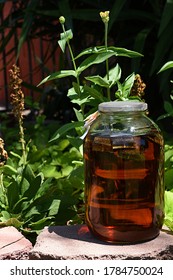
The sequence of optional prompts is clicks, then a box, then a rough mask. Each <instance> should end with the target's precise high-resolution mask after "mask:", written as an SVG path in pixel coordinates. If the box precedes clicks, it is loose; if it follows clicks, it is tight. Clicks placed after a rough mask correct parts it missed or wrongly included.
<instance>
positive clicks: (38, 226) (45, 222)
mask: <svg viewBox="0 0 173 280" xmlns="http://www.w3.org/2000/svg"><path fill="white" fill-rule="evenodd" d="M52 220H53V217H45V218H42V219H40V220H38V221H37V222H32V223H30V224H29V226H30V227H31V229H32V230H38V231H40V230H42V229H43V228H44V227H45V226H49V225H50V223H51V221H52Z"/></svg>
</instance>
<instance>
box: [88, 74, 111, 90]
mask: <svg viewBox="0 0 173 280" xmlns="http://www.w3.org/2000/svg"><path fill="white" fill-rule="evenodd" d="M85 79H86V80H88V81H91V82H93V83H94V84H96V85H99V86H101V87H106V88H108V87H109V83H108V82H107V81H106V79H105V78H102V77H101V76H99V75H97V76H88V77H85Z"/></svg>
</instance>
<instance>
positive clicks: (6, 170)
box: [3, 165, 17, 175]
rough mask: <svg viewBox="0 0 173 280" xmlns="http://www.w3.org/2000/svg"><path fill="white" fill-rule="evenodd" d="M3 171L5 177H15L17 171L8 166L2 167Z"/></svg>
mask: <svg viewBox="0 0 173 280" xmlns="http://www.w3.org/2000/svg"><path fill="white" fill-rule="evenodd" d="M3 170H4V173H5V174H7V175H16V174H17V170H16V169H15V168H13V167H12V166H10V165H4V166H3Z"/></svg>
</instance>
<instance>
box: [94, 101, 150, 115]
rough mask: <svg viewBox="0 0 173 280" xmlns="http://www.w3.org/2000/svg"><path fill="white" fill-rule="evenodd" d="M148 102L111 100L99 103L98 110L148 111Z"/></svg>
mask: <svg viewBox="0 0 173 280" xmlns="http://www.w3.org/2000/svg"><path fill="white" fill-rule="evenodd" d="M147 108H148V106H147V103H145V102H140V101H137V100H136V101H110V102H103V103H100V104H99V107H98V110H99V112H103V113H111V112H136V111H146V110H147Z"/></svg>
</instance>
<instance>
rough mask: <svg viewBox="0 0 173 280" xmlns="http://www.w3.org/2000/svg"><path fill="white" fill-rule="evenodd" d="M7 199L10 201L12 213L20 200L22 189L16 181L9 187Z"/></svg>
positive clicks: (9, 205)
mask: <svg viewBox="0 0 173 280" xmlns="http://www.w3.org/2000/svg"><path fill="white" fill-rule="evenodd" d="M7 199H8V207H9V209H10V211H12V209H13V206H14V205H15V204H16V202H17V201H18V200H19V199H20V187H19V185H18V183H17V182H16V181H13V182H12V183H11V184H10V185H9V186H8V187H7Z"/></svg>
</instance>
